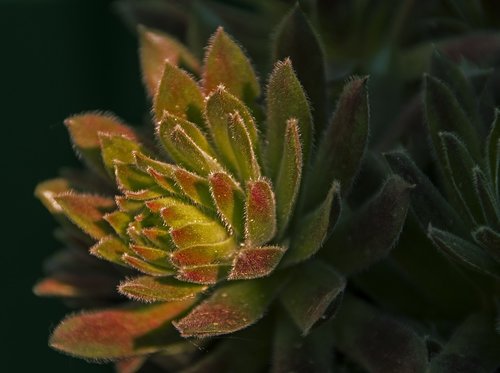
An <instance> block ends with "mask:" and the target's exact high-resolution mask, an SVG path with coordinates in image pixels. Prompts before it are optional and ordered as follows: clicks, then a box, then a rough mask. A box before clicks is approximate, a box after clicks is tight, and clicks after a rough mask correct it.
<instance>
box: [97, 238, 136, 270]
mask: <svg viewBox="0 0 500 373" xmlns="http://www.w3.org/2000/svg"><path fill="white" fill-rule="evenodd" d="M90 253H91V254H92V255H95V256H97V257H98V258H101V259H104V260H107V261H108V262H111V263H115V264H119V265H122V266H127V265H126V264H125V262H124V261H123V260H122V257H123V254H126V253H127V254H131V253H132V252H131V251H130V249H129V248H128V246H127V245H126V244H125V243H123V241H122V240H120V239H119V238H117V237H116V236H114V235H109V236H105V237H103V238H101V239H100V240H99V242H97V243H96V244H95V245H94V246H92V247H91V248H90Z"/></svg>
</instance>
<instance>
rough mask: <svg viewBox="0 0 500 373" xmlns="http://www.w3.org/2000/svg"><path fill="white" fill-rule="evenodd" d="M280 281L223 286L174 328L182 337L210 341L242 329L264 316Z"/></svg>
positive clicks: (269, 279)
mask: <svg viewBox="0 0 500 373" xmlns="http://www.w3.org/2000/svg"><path fill="white" fill-rule="evenodd" d="M280 280H282V279H281V278H275V277H273V278H271V277H268V278H264V279H257V280H253V281H237V282H231V283H227V284H224V285H223V286H221V287H220V288H218V289H216V290H215V291H214V292H213V293H212V294H211V295H210V296H209V297H208V298H207V299H206V300H205V301H203V302H202V303H201V304H200V305H198V306H196V307H195V308H194V309H193V310H192V311H191V312H190V313H189V314H188V315H187V316H186V317H184V318H182V319H181V320H179V321H176V322H174V326H175V327H176V328H177V329H178V330H179V331H180V332H181V334H182V336H183V337H210V336H215V335H222V334H228V333H233V332H235V331H237V330H241V329H244V328H246V327H248V326H250V325H252V324H253V323H255V322H257V321H258V320H259V319H260V318H262V316H264V313H265V311H266V309H267V307H268V306H269V304H270V303H271V301H272V300H273V298H274V296H275V295H276V292H277V290H278V288H279V286H280V284H281V281H280Z"/></svg>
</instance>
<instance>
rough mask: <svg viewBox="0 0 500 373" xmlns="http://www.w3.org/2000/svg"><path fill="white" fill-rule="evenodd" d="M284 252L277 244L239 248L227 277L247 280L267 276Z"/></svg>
mask: <svg viewBox="0 0 500 373" xmlns="http://www.w3.org/2000/svg"><path fill="white" fill-rule="evenodd" d="M284 253H285V249H284V248H282V247H279V246H264V247H256V248H243V249H240V250H238V252H237V254H236V257H235V258H234V261H233V268H232V269H231V273H230V274H229V279H230V280H248V279H252V278H259V277H265V276H268V275H269V274H271V273H272V271H273V270H274V269H275V268H276V266H277V265H278V263H279V261H280V260H281V257H282V256H283V254H284Z"/></svg>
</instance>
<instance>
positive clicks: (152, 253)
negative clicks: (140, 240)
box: [130, 244, 170, 266]
mask: <svg viewBox="0 0 500 373" xmlns="http://www.w3.org/2000/svg"><path fill="white" fill-rule="evenodd" d="M130 248H131V249H132V251H133V252H134V253H136V254H137V255H138V256H139V257H141V258H142V259H144V260H145V261H147V262H149V263H152V264H158V265H160V266H161V265H165V264H166V263H168V262H169V259H168V258H169V256H170V253H169V252H168V251H166V250H164V249H158V248H154V247H149V246H145V245H138V244H131V245H130Z"/></svg>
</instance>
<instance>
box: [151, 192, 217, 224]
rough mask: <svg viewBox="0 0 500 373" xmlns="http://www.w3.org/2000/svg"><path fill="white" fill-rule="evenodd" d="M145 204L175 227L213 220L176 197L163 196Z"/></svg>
mask: <svg viewBox="0 0 500 373" xmlns="http://www.w3.org/2000/svg"><path fill="white" fill-rule="evenodd" d="M146 206H147V207H148V208H149V209H150V210H151V211H152V212H154V213H159V214H160V215H161V217H162V218H163V221H164V222H165V224H166V225H167V226H168V227H171V228H174V229H177V228H182V227H184V226H185V225H188V224H193V223H210V222H212V221H213V219H211V218H210V217H208V216H207V215H206V214H204V213H203V212H202V211H201V210H200V209H198V208H197V207H196V206H193V205H190V204H188V203H185V202H182V201H180V200H179V199H177V198H173V197H164V198H158V199H155V200H152V201H148V202H146Z"/></svg>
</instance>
